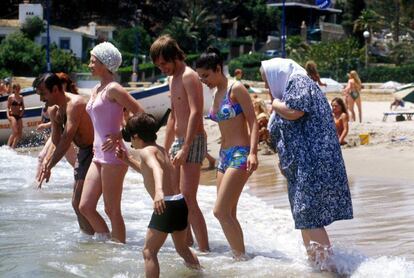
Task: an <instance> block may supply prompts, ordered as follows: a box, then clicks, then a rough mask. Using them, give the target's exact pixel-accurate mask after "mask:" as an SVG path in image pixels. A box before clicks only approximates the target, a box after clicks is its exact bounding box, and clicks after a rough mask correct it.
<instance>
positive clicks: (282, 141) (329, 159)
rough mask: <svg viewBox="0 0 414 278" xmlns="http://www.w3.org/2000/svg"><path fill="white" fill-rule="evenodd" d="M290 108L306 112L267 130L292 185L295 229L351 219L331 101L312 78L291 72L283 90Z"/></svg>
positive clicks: (275, 122) (274, 122) (278, 120)
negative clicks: (299, 116)
mask: <svg viewBox="0 0 414 278" xmlns="http://www.w3.org/2000/svg"><path fill="white" fill-rule="evenodd" d="M282 101H283V102H285V104H286V105H287V107H289V108H291V109H295V110H299V111H303V112H305V114H304V116H303V117H301V118H300V119H298V120H295V121H289V120H286V119H284V118H282V117H280V116H279V115H277V114H276V116H275V117H274V118H273V120H272V122H271V123H270V126H269V130H270V134H271V143H272V146H273V147H274V148H275V149H277V151H278V154H279V160H280V164H281V169H282V171H283V172H284V174H285V176H286V178H287V183H288V195H289V202H290V207H291V210H292V214H293V219H294V221H295V228H296V229H314V228H322V227H324V226H327V225H329V224H331V223H332V222H334V221H336V220H343V219H352V217H353V212H352V201H351V194H350V192H349V187H348V179H347V175H346V170H345V165H344V161H343V158H342V152H341V148H340V145H339V141H338V138H337V135H336V130H335V125H334V120H333V118H332V111H331V108H330V106H329V103H328V101H327V99H326V97H325V95H324V94H323V93H322V91H321V90H320V89H319V87H318V86H317V85H316V84H315V82H313V81H312V80H311V79H310V78H308V77H307V76H303V75H293V76H291V77H290V79H289V81H288V85H287V87H286V89H285V92H284V93H283V99H282Z"/></svg>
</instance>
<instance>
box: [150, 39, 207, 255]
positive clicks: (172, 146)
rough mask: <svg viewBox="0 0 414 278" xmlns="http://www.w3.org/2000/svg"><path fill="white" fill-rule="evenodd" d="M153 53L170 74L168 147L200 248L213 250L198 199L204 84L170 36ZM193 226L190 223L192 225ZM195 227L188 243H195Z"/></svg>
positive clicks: (159, 41)
mask: <svg viewBox="0 0 414 278" xmlns="http://www.w3.org/2000/svg"><path fill="white" fill-rule="evenodd" d="M150 54H151V58H152V61H153V62H154V64H155V65H156V66H157V67H158V68H159V69H160V70H161V71H162V72H163V73H164V74H166V75H168V76H170V79H169V83H170V92H171V114H170V117H169V119H168V122H167V128H166V137H165V143H164V148H165V149H166V150H169V153H170V156H171V160H172V163H173V165H174V166H175V172H176V175H177V176H178V177H179V180H180V190H181V192H182V194H183V195H184V198H185V200H186V202H187V205H188V210H189V212H188V220H189V223H190V225H191V227H192V229H193V230H194V234H195V237H196V239H197V242H198V248H199V249H200V251H209V244H208V234H207V227H206V222H205V220H204V217H203V214H202V213H201V210H200V208H199V206H198V203H197V189H198V183H199V181H200V170H201V164H202V162H203V159H204V157H205V155H206V152H207V140H206V136H205V133H204V126H203V87H202V84H201V82H200V80H199V79H198V75H197V73H196V72H195V71H194V70H193V69H191V68H190V67H188V66H187V65H186V64H185V62H184V58H185V55H184V52H183V51H182V50H181V49H180V47H179V46H178V44H177V42H176V41H175V40H174V39H172V38H171V37H170V36H161V37H159V38H158V39H157V40H156V41H155V42H154V43H153V44H152V45H151V49H150ZM189 227H190V226H189ZM191 238H192V237H191V229H188V237H187V243H188V244H189V245H191V244H192V239H191Z"/></svg>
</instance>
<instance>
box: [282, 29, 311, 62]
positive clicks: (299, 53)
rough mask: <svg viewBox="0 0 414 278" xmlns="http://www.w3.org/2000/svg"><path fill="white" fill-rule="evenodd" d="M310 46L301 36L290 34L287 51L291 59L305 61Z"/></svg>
mask: <svg viewBox="0 0 414 278" xmlns="http://www.w3.org/2000/svg"><path fill="white" fill-rule="evenodd" d="M310 48H311V47H310V46H309V45H308V44H307V43H306V42H304V41H303V40H302V38H301V37H300V36H289V37H288V38H287V41H286V53H287V56H288V57H289V58H290V59H293V60H295V61H296V62H298V63H305V61H306V55H307V53H308V51H309V50H310Z"/></svg>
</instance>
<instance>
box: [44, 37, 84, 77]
mask: <svg viewBox="0 0 414 278" xmlns="http://www.w3.org/2000/svg"><path fill="white" fill-rule="evenodd" d="M45 52H46V51H45V50H43V51H42V55H43V57H46V53H45ZM50 62H51V64H52V71H54V72H60V71H62V72H69V73H70V72H74V71H76V70H77V69H78V68H79V67H80V61H79V60H78V59H77V58H76V57H75V56H74V55H73V54H72V53H70V52H68V51H65V50H62V49H60V48H58V47H57V45H56V44H52V45H51V51H50ZM40 68H41V69H45V68H46V60H45V59H42V64H41V67H40Z"/></svg>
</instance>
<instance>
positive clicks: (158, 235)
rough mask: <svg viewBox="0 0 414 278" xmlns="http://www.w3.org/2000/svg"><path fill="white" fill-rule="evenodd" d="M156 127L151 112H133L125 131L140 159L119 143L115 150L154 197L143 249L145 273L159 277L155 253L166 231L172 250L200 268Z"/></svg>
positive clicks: (170, 166)
mask: <svg viewBox="0 0 414 278" xmlns="http://www.w3.org/2000/svg"><path fill="white" fill-rule="evenodd" d="M158 129H159V124H158V122H157V121H156V120H155V118H154V117H153V116H152V115H150V114H147V113H140V114H138V115H136V116H133V117H132V118H130V119H129V120H128V122H127V125H126V131H127V133H129V135H130V136H131V143H132V147H133V148H134V149H138V150H139V156H140V161H137V160H135V159H134V158H133V157H132V156H129V155H128V154H127V153H126V151H125V150H124V149H122V148H121V147H118V148H117V151H116V155H117V157H118V159H120V160H122V161H124V162H125V163H126V164H127V165H128V166H130V167H132V168H133V169H135V170H136V171H138V172H140V173H141V174H142V176H143V178H144V185H145V188H146V189H147V191H148V193H149V194H150V196H151V198H152V199H153V200H154V213H153V214H152V217H151V221H150V223H149V225H148V231H147V235H146V238H145V246H144V250H143V256H144V260H145V275H146V276H147V277H159V272H160V267H159V264H158V259H157V253H158V251H159V250H160V248H161V246H162V245H163V244H164V242H165V240H166V239H167V236H168V234H169V233H171V236H172V239H173V242H174V246H175V250H176V251H177V253H178V254H179V255H180V256H181V257H182V258H183V259H184V261H185V263H186V265H187V266H188V267H191V268H196V269H199V268H200V263H199V262H198V259H197V257H196V255H195V254H194V253H193V252H192V251H191V250H190V248H189V247H188V246H187V244H186V235H187V233H186V228H187V222H188V220H187V217H188V208H187V204H186V202H185V200H184V197H183V195H182V194H181V193H180V189H179V185H178V179H177V177H175V175H174V171H173V165H172V164H171V161H170V158H169V155H168V153H167V152H166V151H165V149H164V148H163V147H161V146H159V145H157V144H156V143H155V140H156V139H157V134H156V133H157V131H158Z"/></svg>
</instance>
